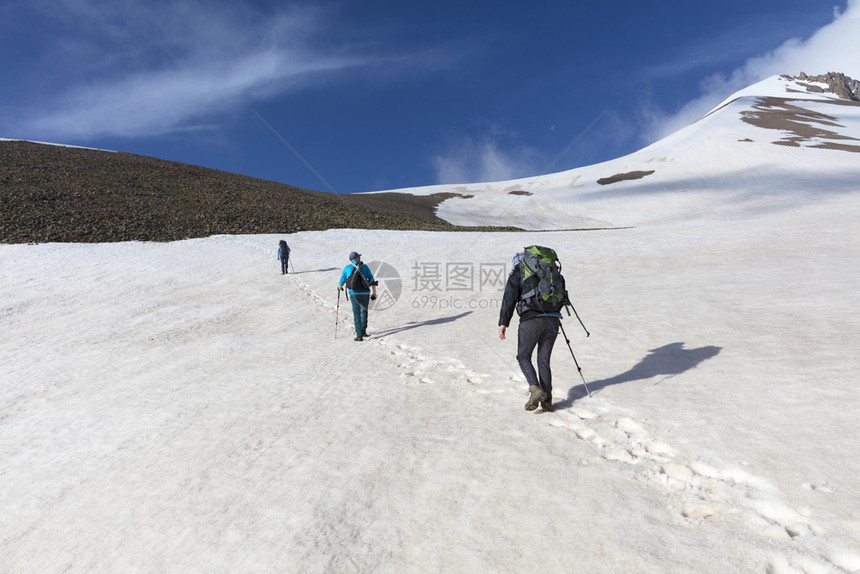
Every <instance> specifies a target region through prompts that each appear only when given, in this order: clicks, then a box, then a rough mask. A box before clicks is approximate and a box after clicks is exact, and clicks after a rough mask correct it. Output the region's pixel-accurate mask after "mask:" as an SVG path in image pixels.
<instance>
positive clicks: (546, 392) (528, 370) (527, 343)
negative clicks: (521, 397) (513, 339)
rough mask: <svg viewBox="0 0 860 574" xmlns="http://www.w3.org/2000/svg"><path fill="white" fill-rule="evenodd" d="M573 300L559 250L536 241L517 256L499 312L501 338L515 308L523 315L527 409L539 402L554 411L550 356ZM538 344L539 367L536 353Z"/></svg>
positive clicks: (521, 357)
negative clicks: (563, 273)
mask: <svg viewBox="0 0 860 574" xmlns="http://www.w3.org/2000/svg"><path fill="white" fill-rule="evenodd" d="M568 304H570V300H569V298H568V295H567V290H566V289H565V286H564V277H563V276H562V275H561V265H560V264H559V262H558V256H557V255H556V253H555V251H553V250H552V249H549V248H548V247H541V246H539V245H532V246H530V247H526V248H525V249H524V250H523V252H522V253H517V254H516V255H515V256H514V259H513V267H512V269H511V273H510V275H509V276H508V281H507V283H506V285H505V294H504V296H503V297H502V307H501V310H500V312H499V339H501V340H505V334H506V331H507V328H508V326H509V325H510V323H511V318H512V317H513V314H514V310H516V312H517V314H518V315H519V317H520V324H519V330H518V333H517V362H518V363H519V364H520V369H522V372H523V375H525V377H526V381H527V382H528V385H529V399H528V401H527V402H526V406H525V408H526V410H527V411H533V410H535V409H536V408H537V407H538V405H540V406H541V408H542V409H543V410H544V411H552V410H553V407H552V370H551V369H550V357H551V356H552V348H553V345H554V344H555V339H556V337H557V336H558V330H559V327H560V325H561V310H562V309H563V308H564V306H565V305H568ZM535 347H537V371H535V368H534V365H532V354H533V353H534V350H535Z"/></svg>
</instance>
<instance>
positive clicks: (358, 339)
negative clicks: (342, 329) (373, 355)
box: [353, 337, 364, 341]
mask: <svg viewBox="0 0 860 574" xmlns="http://www.w3.org/2000/svg"><path fill="white" fill-rule="evenodd" d="M353 341H364V339H362V338H361V337H356V338H355V339H353Z"/></svg>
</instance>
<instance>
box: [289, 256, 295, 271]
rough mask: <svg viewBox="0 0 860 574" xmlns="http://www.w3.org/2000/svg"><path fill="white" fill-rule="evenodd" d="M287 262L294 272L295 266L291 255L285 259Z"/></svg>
mask: <svg viewBox="0 0 860 574" xmlns="http://www.w3.org/2000/svg"><path fill="white" fill-rule="evenodd" d="M287 262H288V263H289V265H290V267H291V268H292V270H293V273H295V272H296V266H295V265H293V258H292V257H290V258H289V259H288V260H287Z"/></svg>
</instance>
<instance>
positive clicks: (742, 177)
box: [399, 76, 860, 229]
mask: <svg viewBox="0 0 860 574" xmlns="http://www.w3.org/2000/svg"><path fill="white" fill-rule="evenodd" d="M806 85H808V83H807V82H801V81H799V80H796V79H790V78H787V77H783V76H779V77H773V78H769V79H767V80H764V81H762V82H760V83H758V84H755V85H753V86H751V87H749V88H747V89H745V90H742V91H740V92H738V93H737V94H734V95H733V96H731V97H729V98H727V99H726V101H724V102H723V103H721V104H720V105H719V106H718V107H717V108H715V109H714V110H712V111H711V112H710V113H709V114H707V115H706V116H705V117H703V118H701V119H700V120H699V121H698V122H696V123H694V124H693V125H690V126H688V127H686V128H684V129H682V130H680V131H678V132H676V133H674V134H672V135H671V136H669V137H667V138H664V139H662V140H660V141H658V142H656V143H654V144H652V145H650V146H648V147H646V148H644V149H641V150H639V151H637V152H635V153H632V154H630V155H628V156H625V157H621V158H618V159H614V160H611V161H608V162H604V163H601V164H597V165H592V166H587V167H582V168H577V169H572V170H568V171H564V172H561V173H555V174H550V175H543V176H539V177H531V178H524V179H519V180H513V181H503V182H493V183H478V184H467V185H443V186H431V187H422V188H410V189H404V190H399V191H408V192H410V193H416V194H429V193H437V192H455V193H459V194H462V196H463V197H455V198H452V199H449V200H447V201H445V202H444V203H442V205H441V206H440V207H439V210H438V214H439V216H440V217H442V218H443V219H445V220H447V221H450V222H451V223H455V224H462V225H488V224H489V225H514V226H518V227H522V228H524V229H578V228H591V227H623V226H640V225H648V224H662V223H678V222H690V221H696V220H701V219H743V218H746V217H750V216H755V215H757V214H761V213H764V212H772V211H775V210H781V209H788V208H792V207H797V206H802V205H807V204H810V203H819V202H821V201H826V200H827V199H828V198H830V197H832V196H833V195H838V194H842V193H846V192H856V191H860V102H857V101H850V100H845V99H840V98H839V97H837V96H835V95H834V94H829V93H826V92H825V93H815V92H809V91H807V87H806Z"/></svg>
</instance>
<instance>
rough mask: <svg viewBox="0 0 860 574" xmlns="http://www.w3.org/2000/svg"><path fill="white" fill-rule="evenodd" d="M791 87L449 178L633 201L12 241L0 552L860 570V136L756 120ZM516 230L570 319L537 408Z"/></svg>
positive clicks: (283, 566) (2, 385) (129, 565)
mask: <svg viewBox="0 0 860 574" xmlns="http://www.w3.org/2000/svg"><path fill="white" fill-rule="evenodd" d="M764 87H765V86H760V87H757V88H756V89H755V91H756V92H757V93H758V94H761V93H764V92H763V88H764ZM768 94H769V95H770V96H771V97H773V96H772V93H771V92H768ZM777 97H782V96H777ZM792 97H794V96H792ZM796 104H797V101H796V100H792V102H790V105H792V106H794V105H796ZM784 105H786V103H785V102H783V101H782V100H773V99H771V100H763V99H762V97H760V96H758V95H757V96H750V95H743V94H742V95H740V96H739V97H737V98H732V99H730V100H729V101H727V102H725V103H724V105H722V106H720V107H719V108H718V109H716V110H714V112H713V113H711V114H709V115H708V116H707V117H705V118H703V119H702V120H701V121H700V122H698V123H697V124H696V125H695V126H691V127H690V128H688V129H687V130H682V131H681V132H679V133H677V134H675V135H673V136H672V137H670V138H667V139H665V140H663V141H661V142H658V143H657V144H654V145H653V146H650V147H649V148H646V149H645V150H642V151H640V152H637V154H633V155H631V156H629V157H627V158H621V159H619V160H616V161H615V162H607V163H606V164H601V165H598V166H591V167H588V168H583V169H582V170H574V171H571V172H566V173H564V174H555V175H551V176H547V177H546V178H539V179H538V180H537V181H534V180H523V181H521V182H506V183H502V184H488V185H483V186H465V187H469V188H474V191H475V197H474V199H471V200H466V199H452V200H451V201H450V202H448V203H447V204H446V205H447V206H448V208H449V209H454V208H457V209H459V211H457V217H460V218H462V220H463V221H467V222H474V223H482V224H485V223H492V222H498V221H499V220H504V221H502V222H506V223H514V224H523V223H525V222H527V221H531V219H532V218H535V219H536V218H540V217H545V220H544V221H545V223H546V225H547V226H566V227H580V226H597V225H599V226H620V225H634V224H635V225H637V226H638V227H637V228H635V229H609V230H600V231H589V232H583V231H554V232H546V233H543V232H542V233H531V232H518V233H502V232H495V233H476V232H475V233H430V232H418V231H410V232H396V231H375V230H343V229H338V230H330V231H325V232H303V233H297V234H293V235H291V236H288V237H286V239H287V240H288V241H289V243H290V246H291V247H292V255H293V257H294V260H293V272H292V273H291V274H290V275H287V276H284V275H281V274H280V268H279V264H278V261H277V260H276V259H275V253H276V249H277V243H278V240H279V239H282V238H284V237H281V236H275V235H261V236H213V237H209V238H205V239H194V240H187V241H179V242H173V243H140V242H127V243H115V244H101V245H99V244H86V245H82V244H47V245H0V327H2V328H0V358H2V361H0V509H2V512H0V572H2V573H4V574H5V573H7V572H8V573H10V574H24V573H33V574H36V573H38V574H42V573H44V572H69V573H86V574H91V573H111V574H112V573H114V572H144V573H162V572H177V573H180V572H181V573H185V572H254V573H260V572H263V573H278V574H280V573H283V572H290V573H292V572H302V573H304V572H312V573H329V572H331V573H341V572H345V573H353V572H374V573H398V574H400V573H424V572H469V573H471V572H478V573H483V572H493V573H509V572H510V573H520V572H596V573H604V572H605V573H616V572H636V573H655V574H658V573H659V574H664V573H667V572H668V573H687V572H697V573H704V574H724V573H726V572H732V573H734V572H744V573H746V572H753V573H769V574H801V573H803V574H818V573H822V574H823V573H853V572H860V499H858V492H860V458H858V456H857V450H858V446H860V442H858V433H857V421H858V420H860V393H858V390H857V389H858V373H860V356H858V353H857V349H858V348H860V320H858V315H857V313H856V312H855V311H856V309H858V308H860V290H858V288H857V286H858V285H860V264H858V254H860V227H858V225H857V221H858V219H860V196H858V193H857V191H858V190H857V185H858V178H857V174H856V168H853V167H852V166H853V165H854V164H855V163H857V159H858V158H860V156H858V154H856V153H854V152H850V151H843V150H841V149H838V148H836V149H828V148H827V147H825V148H820V147H815V146H817V145H820V144H826V145H827V146H829V147H833V145H834V144H838V145H840V146H841V145H849V146H853V145H856V143H855V142H854V141H853V140H842V139H838V138H837V137H836V136H834V135H832V134H831V135H830V136H828V137H826V138H825V137H821V136H820V135H819V136H815V137H812V138H810V139H808V140H806V141H802V142H798V146H799V147H792V146H786V145H783V144H784V143H786V142H783V143H782V144H776V145H775V144H774V143H773V142H775V141H776V142H779V141H780V140H783V139H790V138H792V137H794V133H793V132H794V131H799V130H800V128H797V130H793V131H792V132H789V131H779V130H774V129H770V128H768V127H762V126H767V125H769V121H770V120H768V119H767V114H768V113H770V112H767V106H770V108H772V109H777V107H776V106H784ZM797 105H799V104H797ZM756 106H758V107H759V108H762V107H764V108H765V110H764V111H765V112H767V113H765V116H764V118H760V117H757V116H755V115H750V114H758V113H761V112H762V110H758V109H756ZM802 107H803V109H804V110H806V111H805V112H802V113H801V112H796V111H793V108H789V109H788V110H789V111H788V112H786V113H787V114H789V116H788V117H802V118H803V119H804V121H803V122H802V123H804V124H807V125H809V124H813V123H814V125H817V126H819V127H821V128H822V129H824V128H826V129H827V130H828V131H832V132H834V133H836V134H837V135H838V134H843V135H845V134H847V135H848V136H849V137H854V135H852V134H856V129H857V125H856V122H857V118H856V115H854V116H851V114H856V106H853V104H848V105H843V104H842V103H838V102H834V101H830V100H829V99H828V98H826V97H821V96H810V97H809V98H805V99H804V101H803V102H802ZM825 112H826V113H827V114H828V115H831V116H832V117H834V118H836V117H837V116H836V113H837V112H839V113H840V114H842V115H840V116H838V120H833V121H831V120H828V119H826V118H824V117H822V116H819V115H815V116H811V115H810V114H812V113H815V114H819V113H825ZM843 112H844V113H843ZM848 112H851V114H849V113H848ZM744 113H746V114H748V115H747V116H744V115H743V114H744ZM773 113H775V114H777V115H779V113H778V112H773ZM745 117H746V118H747V119H748V120H750V121H752V122H753V123H752V124H751V123H748V122H745V121H744V118H745ZM812 117H814V118H815V120H816V121H815V122H812V121H811V120H810V119H809V118H812ZM851 118H853V119H851ZM781 121H784V120H781ZM756 123H757V124H761V125H754V124H756ZM834 124H838V125H834ZM781 125H785V124H784V123H783V124H781ZM746 139H750V140H752V141H739V140H746ZM651 170H653V172H654V173H652V174H650V175H643V176H642V178H641V179H638V180H626V181H620V182H617V183H612V184H609V185H606V186H601V185H600V184H599V183H597V180H598V179H600V178H602V177H608V176H612V175H615V174H618V173H629V172H633V171H651ZM509 191H529V192H530V193H533V195H510V194H509ZM553 198H554V199H553ZM550 200H552V201H550ZM482 206H483V207H482ZM466 208H468V209H466ZM550 208H552V210H550ZM481 209H484V210H485V211H487V210H490V209H494V210H495V211H494V212H492V213H491V214H490V215H489V217H490V219H491V220H490V221H488V214H487V213H481ZM469 210H472V211H469ZM452 217H453V216H452ZM518 217H519V218H520V219H517V218H518ZM752 217H755V219H754V220H752V219H749V218H752ZM742 218H747V221H748V222H749V223H748V224H741V225H739V220H740V219H742ZM645 223H663V224H664V225H644V224H645ZM535 243H538V244H543V245H548V246H551V247H553V248H555V249H556V251H557V252H558V253H559V255H560V257H561V259H562V261H563V262H564V272H565V278H566V280H567V285H568V288H569V290H570V292H571V295H572V298H573V301H574V304H575V305H576V308H577V311H578V312H579V314H580V316H581V317H582V319H583V321H584V323H585V324H586V325H587V327H588V330H589V332H590V333H591V336H589V337H586V336H585V333H584V332H583V330H582V329H581V328H580V325H579V323H578V322H577V321H576V319H575V318H566V319H565V320H564V323H563V324H564V327H565V330H566V334H567V336H568V337H569V338H570V340H571V345H572V347H571V349H572V350H573V351H574V352H575V356H576V359H577V360H578V364H579V365H581V367H582V376H583V377H585V378H586V379H587V380H588V383H589V386H590V388H591V392H592V396H587V395H586V394H585V393H584V391H583V384H582V379H581V378H580V373H579V372H578V371H577V370H576V366H575V365H576V363H574V361H573V360H572V357H571V356H570V353H569V352H568V351H569V349H568V347H567V345H566V344H565V342H564V339H562V338H560V339H559V340H557V342H556V346H555V352H554V354H553V357H552V368H553V389H554V399H555V401H556V407H557V408H556V410H555V411H554V412H541V411H540V410H538V411H534V412H526V411H525V410H524V409H523V404H524V402H525V390H526V384H525V382H524V379H523V377H522V375H521V373H520V370H519V367H518V365H517V361H516V358H515V356H516V337H515V336H509V337H508V338H507V339H506V340H504V341H501V340H499V339H498V337H497V325H498V315H499V311H498V309H499V301H500V298H501V284H502V283H503V282H504V280H505V278H506V272H507V269H508V268H509V265H510V261H511V256H512V255H513V254H514V253H515V252H517V251H519V250H521V249H522V247H523V246H525V245H530V244H535ZM353 250H358V251H359V252H361V253H363V254H364V259H365V261H367V262H369V263H370V264H371V265H373V266H374V268H376V269H377V270H378V271H379V273H378V274H377V275H378V278H379V279H380V292H381V297H380V298H379V300H378V301H377V303H376V307H374V308H373V309H372V310H371V311H370V324H369V331H370V334H371V336H370V338H369V339H368V340H366V341H364V342H361V343H357V342H354V341H353V335H352V333H351V328H350V325H351V322H352V317H351V311H350V304H349V303H348V302H346V301H345V300H344V299H342V298H339V297H338V295H337V291H336V290H335V286H336V285H337V280H338V278H339V275H340V270H341V269H342V268H343V266H344V265H345V264H346V263H347V261H346V259H347V254H348V253H349V252H350V251H353ZM383 264H385V266H383ZM515 325H516V323H514V326H515Z"/></svg>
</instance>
